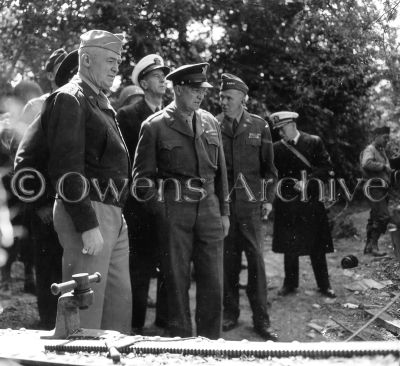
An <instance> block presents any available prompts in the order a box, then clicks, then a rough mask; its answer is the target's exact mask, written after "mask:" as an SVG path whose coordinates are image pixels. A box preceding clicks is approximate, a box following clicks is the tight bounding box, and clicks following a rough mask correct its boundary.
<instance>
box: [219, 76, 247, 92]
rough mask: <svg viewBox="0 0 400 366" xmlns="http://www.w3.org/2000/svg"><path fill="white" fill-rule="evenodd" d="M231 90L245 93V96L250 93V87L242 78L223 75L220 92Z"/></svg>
mask: <svg viewBox="0 0 400 366" xmlns="http://www.w3.org/2000/svg"><path fill="white" fill-rule="evenodd" d="M229 89H236V90H239V91H241V92H243V93H244V94H247V92H248V91H249V87H248V86H247V85H246V83H245V82H244V81H243V80H242V79H241V78H239V77H237V76H235V75H233V74H228V73H224V74H222V75H221V88H220V90H221V91H223V90H229Z"/></svg>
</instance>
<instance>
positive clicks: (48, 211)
mask: <svg viewBox="0 0 400 366" xmlns="http://www.w3.org/2000/svg"><path fill="white" fill-rule="evenodd" d="M36 215H38V216H39V218H40V220H42V222H43V224H46V225H48V224H51V223H52V222H53V207H51V206H44V207H40V208H39V209H38V210H36Z"/></svg>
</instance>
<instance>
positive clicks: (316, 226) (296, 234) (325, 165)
mask: <svg viewBox="0 0 400 366" xmlns="http://www.w3.org/2000/svg"><path fill="white" fill-rule="evenodd" d="M295 148H296V149H297V150H298V151H299V152H301V153H302V154H303V156H305V157H306V158H307V160H308V161H309V163H311V167H308V166H307V165H306V164H305V163H304V162H303V161H302V160H300V159H299V158H298V157H297V156H296V155H294V154H293V153H292V152H291V151H290V150H289V149H288V148H287V147H286V146H285V145H284V144H283V142H282V141H278V142H275V143H274V157H275V166H276V167H277V169H278V176H279V182H278V185H277V192H276V193H277V194H276V197H275V200H274V209H275V219H274V236H273V242H272V250H273V251H274V252H276V253H287V254H289V253H290V254H295V255H309V254H311V253H315V252H316V251H323V252H325V253H329V252H332V251H333V244H332V237H331V232H330V227H329V223H328V217H327V213H326V210H325V207H324V204H323V202H321V200H320V199H319V198H320V197H319V190H320V187H319V185H318V182H317V181H316V180H315V179H313V180H311V181H310V179H312V178H317V179H320V180H321V181H322V182H323V181H325V182H326V181H327V179H328V178H329V177H330V176H329V173H330V172H331V170H332V165H331V160H330V157H329V154H328V152H327V151H326V149H325V147H324V144H323V142H322V140H321V139H320V138H319V137H318V136H315V135H309V134H307V133H304V132H300V137H299V139H298V141H297V144H296V146H295ZM301 171H304V172H305V173H304V174H307V177H308V181H309V184H308V188H307V197H306V196H303V197H302V195H301V193H300V192H299V191H297V190H296V189H295V188H294V185H295V182H294V180H293V178H294V179H298V180H300V179H301V176H302V175H301Z"/></svg>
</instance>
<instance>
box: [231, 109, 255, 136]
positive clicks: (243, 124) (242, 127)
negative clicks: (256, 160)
mask: <svg viewBox="0 0 400 366" xmlns="http://www.w3.org/2000/svg"><path fill="white" fill-rule="evenodd" d="M252 123H253V122H252V120H251V118H250V113H249V112H247V111H246V110H243V114H242V118H241V119H240V122H239V126H238V128H237V130H236V133H235V136H239V135H241V134H242V133H244V132H246V131H247V128H248V126H249V125H251V124H252Z"/></svg>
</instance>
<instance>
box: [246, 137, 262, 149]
mask: <svg viewBox="0 0 400 366" xmlns="http://www.w3.org/2000/svg"><path fill="white" fill-rule="evenodd" d="M245 144H246V145H247V146H249V147H252V146H253V147H260V146H261V137H260V138H249V137H248V138H246V140H245Z"/></svg>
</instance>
